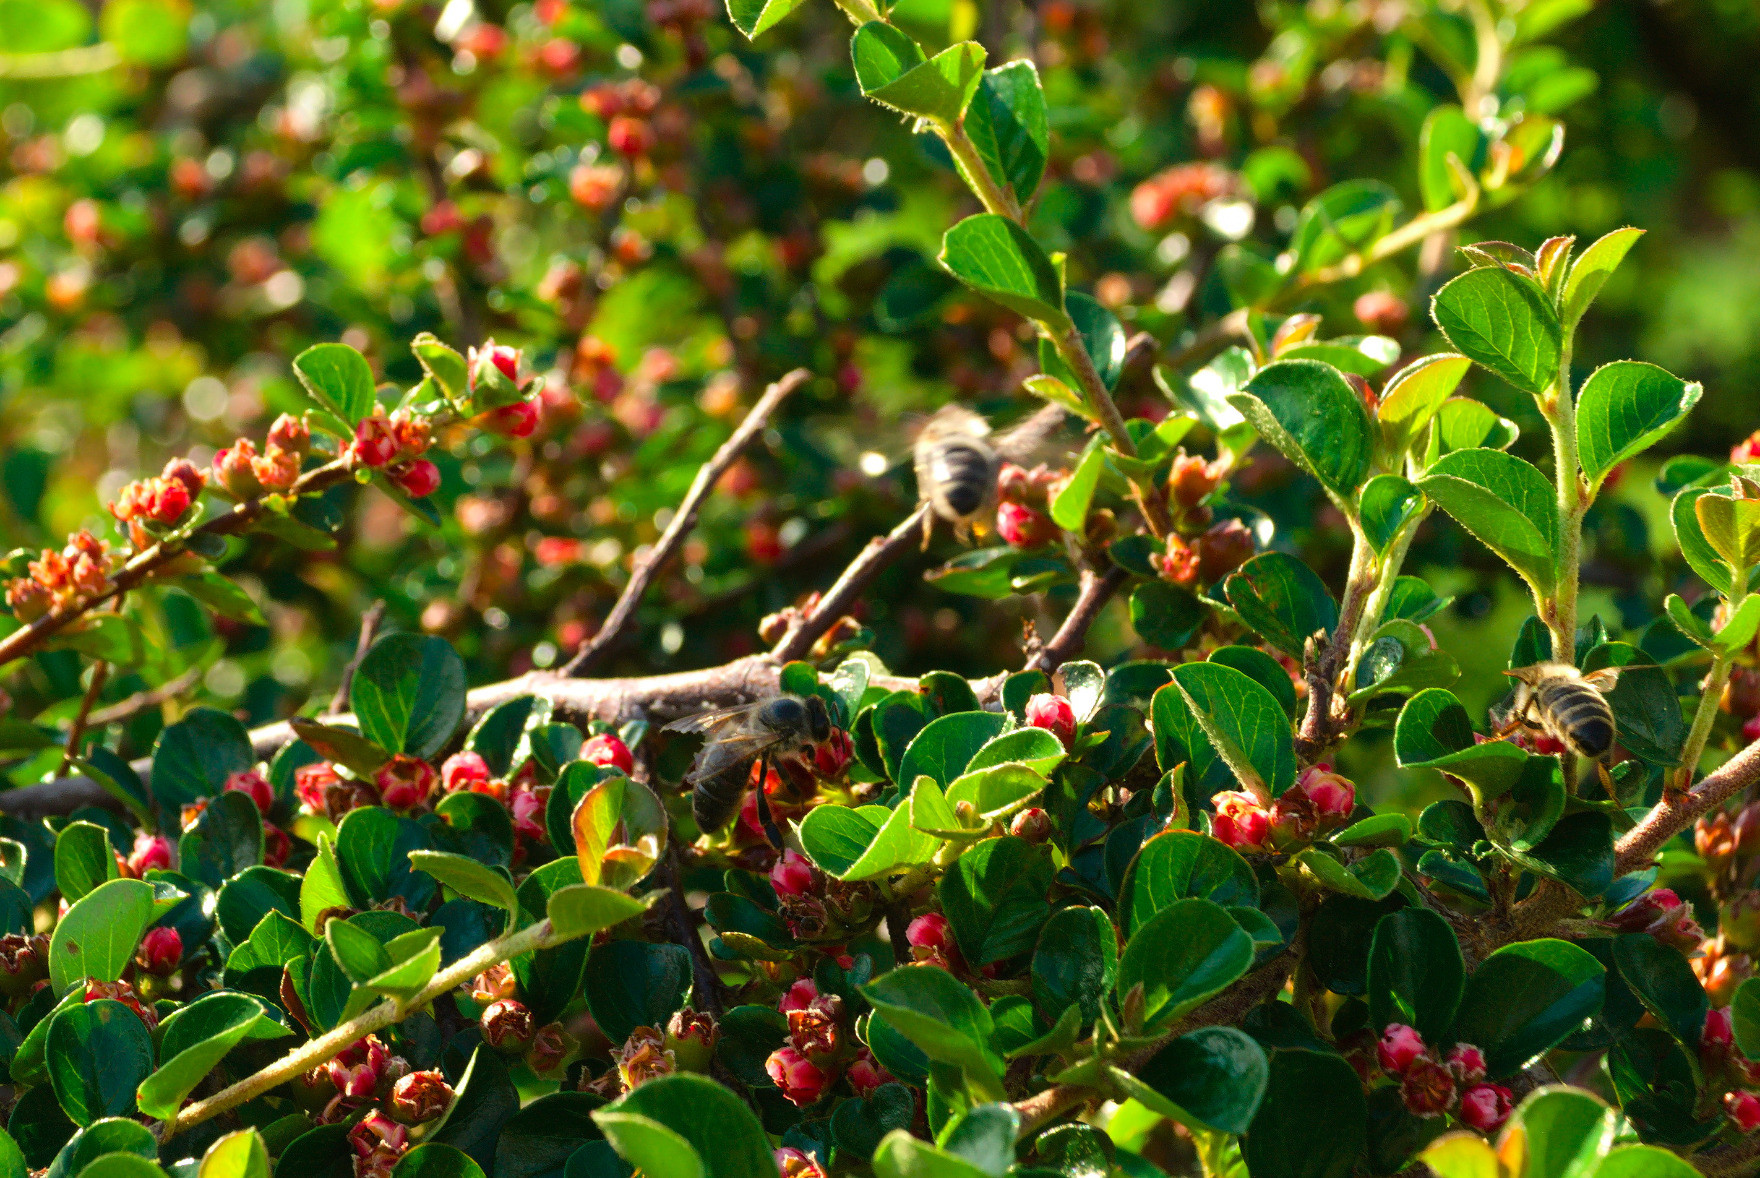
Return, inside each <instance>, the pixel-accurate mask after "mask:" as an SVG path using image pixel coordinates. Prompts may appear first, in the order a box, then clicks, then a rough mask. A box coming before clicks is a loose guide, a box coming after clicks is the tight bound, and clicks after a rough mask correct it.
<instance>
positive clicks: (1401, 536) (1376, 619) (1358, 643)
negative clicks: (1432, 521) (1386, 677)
mask: <svg viewBox="0 0 1760 1178" xmlns="http://www.w3.org/2000/svg"><path fill="white" fill-rule="evenodd" d="M1430 512H1431V508H1430V507H1429V506H1428V505H1426V506H1425V507H1423V508H1422V509H1421V510H1419V512H1418V514H1417V515H1414V516H1413V517H1412V518H1411V519H1409V520H1407V521H1406V525H1405V527H1403V528H1401V529H1400V531H1399V533H1398V534H1397V535H1395V536H1394V538H1393V542H1392V543H1391V544H1389V545H1388V546H1387V551H1386V552H1384V553H1382V555H1381V565H1380V572H1379V574H1378V575H1377V578H1376V581H1375V588H1374V589H1372V590H1371V591H1370V593H1369V599H1368V601H1366V602H1365V603H1364V604H1363V617H1362V620H1361V621H1360V622H1359V623H1358V624H1357V634H1356V637H1355V638H1353V639H1352V640H1351V654H1350V660H1349V662H1348V663H1346V669H1347V673H1348V672H1354V671H1355V670H1356V668H1357V662H1358V660H1360V659H1361V658H1362V657H1363V648H1364V646H1365V645H1366V644H1367V642H1368V639H1369V635H1370V634H1373V633H1374V632H1375V627H1377V626H1379V625H1380V624H1381V618H1382V615H1383V614H1385V613H1386V612H1387V602H1388V600H1389V599H1390V598H1392V596H1393V583H1394V582H1395V581H1397V580H1399V573H1400V569H1401V568H1403V567H1404V565H1405V563H1406V553H1408V552H1409V551H1411V547H1412V540H1413V539H1414V538H1415V537H1416V536H1417V534H1418V528H1419V526H1420V525H1422V524H1423V522H1424V521H1425V520H1426V519H1427V518H1429V515H1430Z"/></svg>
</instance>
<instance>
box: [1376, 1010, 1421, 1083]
mask: <svg viewBox="0 0 1760 1178" xmlns="http://www.w3.org/2000/svg"><path fill="white" fill-rule="evenodd" d="M1425 1050H1426V1048H1425V1047H1424V1038H1423V1036H1421V1035H1419V1034H1418V1032H1417V1031H1416V1030H1414V1029H1413V1028H1411V1027H1408V1026H1406V1025H1405V1024H1404V1023H1389V1024H1387V1027H1386V1028H1385V1029H1384V1030H1383V1031H1382V1032H1381V1041H1380V1042H1379V1043H1377V1044H1376V1045H1375V1059H1376V1062H1378V1063H1379V1064H1380V1065H1381V1070H1382V1071H1384V1072H1386V1073H1387V1074H1388V1075H1390V1076H1400V1075H1404V1074H1405V1071H1406V1069H1407V1068H1409V1067H1411V1066H1412V1064H1413V1062H1414V1061H1416V1060H1417V1059H1418V1058H1419V1057H1420V1056H1422V1055H1423V1054H1424V1052H1425Z"/></svg>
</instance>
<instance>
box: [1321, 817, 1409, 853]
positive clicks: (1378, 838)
mask: <svg viewBox="0 0 1760 1178" xmlns="http://www.w3.org/2000/svg"><path fill="white" fill-rule="evenodd" d="M1411 837H1412V820H1411V819H1410V818H1407V817H1406V816H1405V815H1404V814H1399V813H1394V814H1376V815H1373V816H1372V817H1369V818H1365V819H1363V820H1362V821H1361V822H1353V823H1351V824H1350V825H1349V826H1347V827H1345V828H1344V829H1343V830H1341V831H1339V832H1338V833H1337V834H1335V835H1333V836H1332V838H1331V842H1332V845H1333V846H1335V847H1400V846H1404V845H1405V843H1406V841H1407V840H1408V839H1410V838H1411Z"/></svg>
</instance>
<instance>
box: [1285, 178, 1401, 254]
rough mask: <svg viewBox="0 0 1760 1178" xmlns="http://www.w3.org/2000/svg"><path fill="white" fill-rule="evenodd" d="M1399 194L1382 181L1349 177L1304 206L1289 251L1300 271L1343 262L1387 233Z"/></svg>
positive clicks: (1297, 220)
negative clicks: (1349, 178) (1395, 193)
mask: <svg viewBox="0 0 1760 1178" xmlns="http://www.w3.org/2000/svg"><path fill="white" fill-rule="evenodd" d="M1399 207H1400V203H1399V197H1398V196H1396V195H1394V192H1393V189H1391V188H1389V187H1388V186H1387V185H1385V184H1383V183H1382V182H1381V181H1379V180H1346V181H1345V182H1344V183H1342V184H1335V185H1333V186H1332V187H1331V188H1328V189H1327V190H1326V191H1325V192H1322V193H1320V194H1319V195H1318V196H1316V197H1314V199H1312V200H1310V201H1309V202H1308V203H1307V204H1306V205H1304V206H1302V211H1301V215H1300V216H1298V217H1297V218H1296V227H1295V231H1294V232H1293V233H1291V234H1290V241H1289V248H1290V253H1292V254H1293V255H1295V268H1296V270H1297V271H1298V272H1303V273H1306V272H1310V271H1313V270H1318V269H1320V268H1321V267H1324V266H1330V265H1332V264H1333V263H1335V262H1339V261H1342V260H1343V259H1344V258H1345V257H1346V256H1348V255H1349V254H1352V253H1354V252H1356V251H1357V250H1360V249H1363V248H1364V247H1366V246H1369V245H1371V244H1373V243H1374V241H1375V240H1376V239H1377V238H1379V237H1381V236H1382V235H1383V234H1385V233H1386V232H1387V230H1388V229H1389V227H1391V226H1392V224H1393V218H1394V216H1395V215H1396V214H1397V213H1398V212H1399Z"/></svg>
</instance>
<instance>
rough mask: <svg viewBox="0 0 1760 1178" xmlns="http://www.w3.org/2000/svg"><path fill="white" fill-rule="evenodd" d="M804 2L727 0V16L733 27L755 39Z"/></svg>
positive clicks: (779, 22)
mask: <svg viewBox="0 0 1760 1178" xmlns="http://www.w3.org/2000/svg"><path fill="white" fill-rule="evenodd" d="M804 3H806V0H727V16H728V19H729V20H731V21H733V27H734V28H736V29H738V30H739V31H740V32H742V33H744V34H745V35H746V36H748V37H752V38H754V39H755V38H756V37H757V36H758V35H759V34H760V33H764V32H767V31H769V30H770V29H773V28H775V27H776V26H777V25H779V24H781V23H782V21H783V20H784V19H785V18H786V17H787V16H788V15H789V14H790V13H792V12H793V11H794V10H795V9H797V8H799V7H800V6H801V5H802V4H804Z"/></svg>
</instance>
